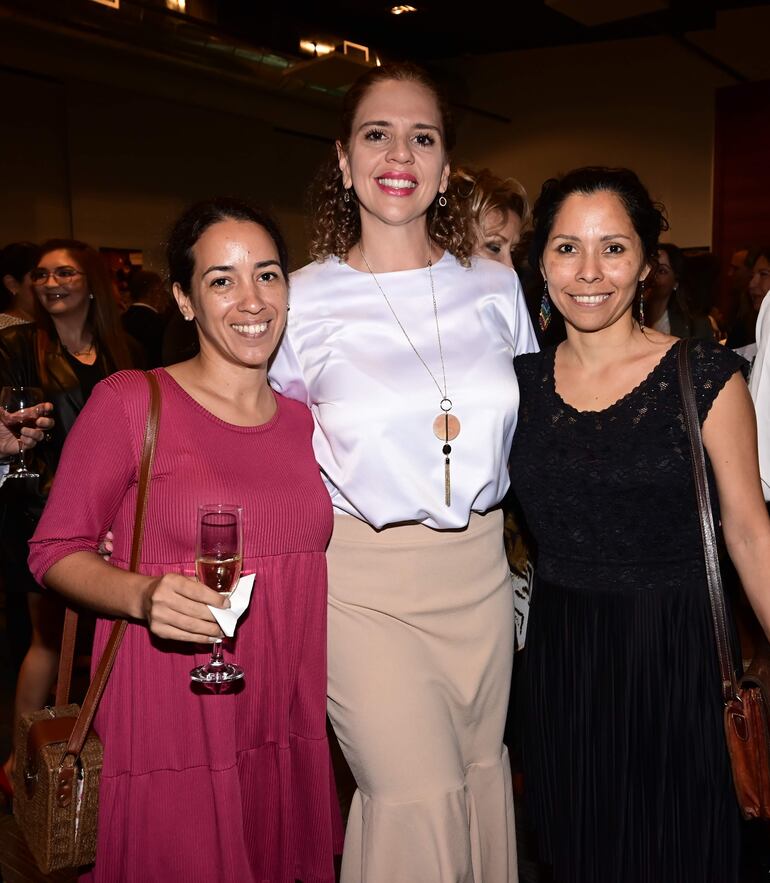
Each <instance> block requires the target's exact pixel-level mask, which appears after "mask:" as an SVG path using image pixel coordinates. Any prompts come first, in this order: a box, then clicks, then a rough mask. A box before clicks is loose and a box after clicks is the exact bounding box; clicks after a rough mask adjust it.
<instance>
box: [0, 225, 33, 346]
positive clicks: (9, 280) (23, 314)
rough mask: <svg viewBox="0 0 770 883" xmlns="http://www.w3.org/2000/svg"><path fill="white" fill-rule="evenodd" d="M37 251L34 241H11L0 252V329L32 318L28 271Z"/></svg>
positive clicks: (31, 297) (31, 296) (30, 285)
mask: <svg viewBox="0 0 770 883" xmlns="http://www.w3.org/2000/svg"><path fill="white" fill-rule="evenodd" d="M39 251H40V249H39V248H38V246H37V245H35V243H34V242H12V243H11V244H10V245H6V246H5V248H4V249H3V250H2V252H0V282H2V284H1V285H0V311H1V312H0V329H2V328H8V327H9V326H10V325H23V324H24V323H25V322H32V321H33V320H34V317H33V312H34V302H35V292H34V289H33V287H32V282H31V281H30V278H29V273H30V270H31V269H32V268H33V267H34V266H35V264H36V263H37V258H38V254H39Z"/></svg>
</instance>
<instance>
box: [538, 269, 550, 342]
mask: <svg viewBox="0 0 770 883" xmlns="http://www.w3.org/2000/svg"><path fill="white" fill-rule="evenodd" d="M537 323H538V325H539V326H540V330H541V331H546V330H547V329H548V326H549V325H550V324H551V298H550V297H549V296H548V281H547V280H546V281H545V282H543V297H542V299H541V301H540V314H539V316H538V317H537Z"/></svg>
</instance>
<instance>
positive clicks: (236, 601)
mask: <svg viewBox="0 0 770 883" xmlns="http://www.w3.org/2000/svg"><path fill="white" fill-rule="evenodd" d="M255 576H256V574H254V573H249V574H247V575H246V576H242V577H241V578H240V579H239V580H238V585H237V586H236V587H235V588H234V589H233V593H232V595H230V606H229V607H228V608H227V609H226V610H223V609H222V608H220V607H212V606H211V605H210V604H208V605H206V606H207V607H208V608H209V610H210V611H211V612H212V613H213V614H214V619H216V621H217V622H218V623H219V627H220V628H221V629H222V631H223V632H224V633H225V634H226V635H227V637H228V638H232V636H233V635H234V634H235V626H236V624H237V622H238V618H239V617H240V616H241V614H242V613H243V612H244V610H246V608H247V607H248V606H249V601H250V600H251V590H252V588H253V587H254V577H255Z"/></svg>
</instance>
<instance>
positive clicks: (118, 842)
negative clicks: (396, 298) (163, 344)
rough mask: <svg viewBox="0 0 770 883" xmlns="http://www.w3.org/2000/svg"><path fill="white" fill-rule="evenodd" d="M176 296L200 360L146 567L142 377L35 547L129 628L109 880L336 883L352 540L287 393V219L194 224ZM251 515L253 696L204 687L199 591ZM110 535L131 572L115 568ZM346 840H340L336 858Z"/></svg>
mask: <svg viewBox="0 0 770 883" xmlns="http://www.w3.org/2000/svg"><path fill="white" fill-rule="evenodd" d="M168 258H169V268H170V278H171V282H172V283H173V290H174V296H175V297H176V300H177V303H178V305H179V308H180V310H181V312H182V314H183V315H184V317H185V318H186V319H188V320H190V321H194V322H195V323H196V326H197V330H198V336H199V341H200V353H199V354H198V355H197V356H196V357H195V358H193V359H191V360H190V361H187V362H182V363H180V364H177V365H173V366H171V367H170V368H167V369H157V370H156V371H155V372H154V373H155V376H156V377H157V379H158V381H159V384H160V388H161V398H162V405H161V416H160V429H159V436H158V444H157V451H156V455H155V463H154V467H153V474H152V482H151V487H150V493H149V508H148V513H147V523H146V529H145V535H144V545H143V550H142V564H141V567H140V572H139V573H135V574H134V573H130V572H127V568H128V563H127V562H128V560H129V555H130V546H131V532H132V526H133V518H134V510H135V504H136V494H137V472H138V466H139V460H140V448H141V441H142V435H143V431H144V424H145V422H146V415H147V410H148V405H149V392H148V386H147V383H146V381H145V379H144V377H143V376H142V375H141V374H140V373H139V372H136V371H124V372H120V373H118V374H115V375H113V376H112V377H110V378H108V379H107V380H105V381H103V382H102V383H100V384H99V385H98V386H97V387H96V389H95V390H94V392H93V394H92V396H91V399H90V400H89V402H88V405H87V406H86V408H85V409H84V410H83V412H82V414H81V416H80V418H79V419H78V421H77V423H76V425H75V427H74V428H73V429H72V431H71V432H70V435H69V437H68V439H67V443H66V445H65V448H64V452H63V456H62V460H61V463H60V466H59V470H58V472H57V475H56V480H55V482H54V486H53V489H52V492H51V495H50V498H49V501H48V505H47V507H46V510H45V513H44V515H43V517H42V519H41V521H40V524H39V527H38V529H37V532H36V533H35V536H34V538H33V540H32V543H31V550H32V551H31V557H30V563H31V567H32V570H33V573H34V574H35V576H36V578H37V579H38V580H39V581H41V582H42V583H44V584H45V585H47V586H49V587H50V588H53V589H56V590H57V591H59V592H61V593H62V594H64V595H66V596H67V597H68V598H69V599H71V600H72V601H74V602H76V603H78V604H82V605H85V606H89V607H92V608H94V609H95V610H97V611H98V613H99V614H100V618H99V620H98V625H97V632H96V638H95V645H94V661H95V662H96V661H98V659H99V656H100V654H101V651H102V649H103V647H104V644H105V642H106V639H107V636H108V633H109V631H110V629H111V625H112V622H111V620H112V618H113V617H126V618H128V619H129V626H128V629H127V631H126V635H125V638H124V640H123V644H122V645H121V647H120V650H119V652H118V656H117V661H116V663H115V668H114V670H113V672H112V675H111V677H110V681H109V683H108V685H107V689H106V691H105V694H104V698H103V700H102V703H101V706H100V708H99V711H98V714H97V718H96V723H95V726H96V730H97V732H98V734H99V736H100V737H101V739H102V741H103V743H104V746H105V748H104V770H103V773H102V780H101V791H100V804H99V832H98V846H97V856H96V864H95V866H94V867H93V868H92V869H91V870H90V871H89V872H88V873H87V874H86V875H85V879H87V880H90V881H95V883H117V881H120V883H131V881H136V883H139V881H141V883H154V881H157V883H161V881H162V883H197V881H210V880H218V879H223V880H237V881H239V883H268V881H269V883H293V881H294V880H295V879H301V880H302V881H303V883H333V880H334V870H333V851H334V847H335V845H340V844H339V841H340V840H341V824H340V820H339V815H338V809H337V807H336V799H335V794H334V787H333V778H332V774H331V767H330V762H329V754H328V745H327V742H326V730H325V695H326V565H325V561H324V549H325V546H326V543H327V541H328V539H329V535H330V532H331V525H332V514H331V505H330V502H329V495H328V493H327V492H326V491H325V489H324V487H323V484H322V482H321V478H320V476H319V472H318V467H317V465H316V463H315V461H314V459H313V454H312V449H311V441H310V440H311V433H312V419H311V417H310V414H309V412H308V411H307V409H306V408H305V407H304V405H300V404H299V403H297V402H293V401H289V400H288V399H284V398H282V397H281V396H280V395H277V394H275V393H273V392H272V391H271V389H270V387H269V386H268V384H267V362H268V359H269V358H270V356H271V354H272V353H273V350H274V349H275V347H276V346H277V345H278V341H279V339H280V337H281V334H282V332H283V328H284V325H285V321H286V311H287V309H288V305H287V293H288V290H287V258H286V249H285V246H284V243H283V240H282V238H281V236H280V233H279V232H278V230H277V229H276V227H275V224H274V223H273V222H272V221H271V220H270V219H269V218H268V217H266V216H264V215H263V214H262V213H261V212H259V211H257V210H255V209H253V208H251V207H249V206H247V205H245V204H242V203H240V202H236V201H234V200H224V199H219V200H212V201H209V202H207V203H201V204H199V205H197V206H194V207H193V208H191V209H189V210H188V211H187V212H185V214H183V215H182V217H181V218H180V219H179V221H178V222H177V224H176V225H175V227H174V230H173V232H172V234H171V237H170V240H169V245H168ZM218 502H225V503H236V504H238V505H241V506H242V507H243V513H244V517H243V521H244V557H243V571H244V572H245V573H250V572H255V573H256V579H255V583H254V590H253V594H252V598H251V603H250V606H249V609H248V610H247V611H246V613H245V614H244V615H243V616H242V617H241V619H240V620H239V624H238V630H237V632H236V638H235V640H234V643H233V644H227V645H226V655H228V652H227V651H228V650H232V652H233V655H234V656H235V657H236V659H237V661H238V663H239V664H240V665H241V666H242V668H243V669H244V670H245V678H244V680H243V681H242V686H241V687H237V688H235V689H232V690H230V691H228V692H220V693H212V692H209V691H207V690H205V689H203V688H199V687H196V688H194V687H193V686H192V685H191V681H190V675H189V672H190V669H191V668H193V667H194V666H195V665H198V664H201V663H204V662H205V661H206V660H207V658H208V655H209V654H208V652H207V647H206V645H207V644H208V643H210V642H211V641H212V640H214V639H216V638H218V637H221V634H222V633H221V631H220V629H219V626H218V625H217V623H216V621H215V620H214V618H213V616H212V614H211V612H210V610H209V609H208V607H207V605H213V606H217V607H223V606H227V604H228V603H229V602H228V601H226V600H224V599H223V598H222V597H221V596H220V595H218V594H217V593H216V592H214V591H213V590H211V589H209V588H207V587H206V586H205V585H203V584H202V583H199V582H196V581H195V579H194V578H193V573H194V557H195V533H196V513H197V508H198V506H199V505H200V504H204V503H218ZM108 529H111V530H112V531H113V533H114V551H113V555H112V559H111V562H110V563H109V564H107V563H105V562H104V561H103V560H102V559H101V558H100V557H99V555H98V554H97V549H98V545H99V538H100V537H103V536H104V534H105V532H106V531H107V530H108ZM335 838H336V841H337V842H336V843H335Z"/></svg>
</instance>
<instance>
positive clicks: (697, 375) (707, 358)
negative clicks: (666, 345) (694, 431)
mask: <svg viewBox="0 0 770 883" xmlns="http://www.w3.org/2000/svg"><path fill="white" fill-rule="evenodd" d="M690 363H691V365H692V376H693V385H694V386H695V400H696V402H697V405H698V417H699V418H700V422H701V423H703V421H704V420H705V419H706V416H707V415H708V412H709V411H710V410H711V406H712V405H713V404H714V401H715V400H716V397H717V396H718V395H719V393H720V392H721V390H722V387H723V386H724V385H725V384H726V383H727V381H728V380H729V379H730V378H731V377H732V376H733V374H735V372H736V371H740V372H741V373H742V374H743V376H744V378H745V377H746V376H747V374H748V368H749V363H748V362H747V361H746V360H745V359H744V358H743V357H742V356H739V355H738V354H737V353H734V352H733V351H732V350H730V349H727V348H726V347H723V346H720V344H718V343H712V342H711V341H707V340H698V341H697V342H696V341H693V342H692V344H691V347H690Z"/></svg>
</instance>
